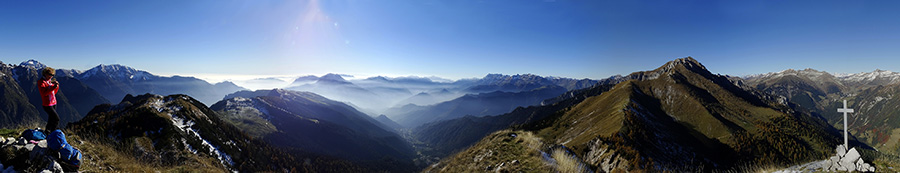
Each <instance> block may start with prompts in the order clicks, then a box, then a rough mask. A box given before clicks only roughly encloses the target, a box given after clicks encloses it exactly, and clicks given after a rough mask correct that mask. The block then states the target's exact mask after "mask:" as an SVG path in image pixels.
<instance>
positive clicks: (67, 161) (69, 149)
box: [47, 129, 81, 172]
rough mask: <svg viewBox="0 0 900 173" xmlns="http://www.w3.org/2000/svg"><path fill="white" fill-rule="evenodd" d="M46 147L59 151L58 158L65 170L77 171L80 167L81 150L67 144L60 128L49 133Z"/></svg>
mask: <svg viewBox="0 0 900 173" xmlns="http://www.w3.org/2000/svg"><path fill="white" fill-rule="evenodd" d="M47 147H48V148H50V150H51V151H56V152H59V158H57V159H58V160H60V161H61V163H62V164H60V165H61V166H63V169H64V170H65V171H66V172H71V171H77V170H78V168H79V167H81V151H80V150H78V149H77V148H75V147H73V146H72V145H69V142H67V141H66V135H65V134H63V132H62V131H61V130H58V129H57V130H55V131H53V132H52V133H50V137H49V138H48V139H47Z"/></svg>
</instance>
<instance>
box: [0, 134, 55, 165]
mask: <svg viewBox="0 0 900 173" xmlns="http://www.w3.org/2000/svg"><path fill="white" fill-rule="evenodd" d="M49 153H51V152H50V151H49V149H47V140H41V141H33V140H25V138H21V137H20V138H18V139H16V138H0V163H2V164H0V170H2V171H3V172H11V171H19V172H54V173H56V172H63V168H62V166H61V165H60V164H59V163H57V162H56V159H55V158H54V157H53V156H51V154H49Z"/></svg>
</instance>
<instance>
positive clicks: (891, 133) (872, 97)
mask: <svg viewBox="0 0 900 173" xmlns="http://www.w3.org/2000/svg"><path fill="white" fill-rule="evenodd" d="M743 80H744V82H745V83H746V84H748V85H750V86H754V87H755V88H756V89H758V90H761V91H763V92H767V93H770V94H773V95H777V96H780V97H782V98H784V99H786V100H788V101H790V102H794V103H797V104H799V105H801V106H802V107H803V108H805V109H807V110H809V111H810V112H813V113H814V114H819V115H821V116H823V117H825V118H826V119H827V120H828V122H829V123H830V124H832V125H833V126H835V127H840V128H843V121H842V120H843V116H842V114H841V113H839V112H837V111H836V110H837V109H838V108H841V107H843V103H842V100H847V102H848V106H850V108H853V109H855V113H853V114H851V115H850V116H848V117H847V119H848V120H847V123H848V127H849V129H848V130H849V133H850V134H851V135H852V136H855V137H857V138H859V139H860V140H861V141H864V142H865V143H866V144H868V145H870V146H872V147H875V148H876V149H878V150H879V151H883V152H886V153H893V154H897V153H898V152H900V145H898V142H900V119H898V118H897V117H900V106H898V105H900V100H898V98H897V94H900V93H898V91H900V73H897V72H890V71H885V70H875V71H873V72H866V73H857V74H831V73H828V72H824V71H818V70H815V69H804V70H792V69H789V70H784V71H781V72H776V73H766V74H759V75H751V76H747V77H744V78H743Z"/></svg>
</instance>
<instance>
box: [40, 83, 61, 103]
mask: <svg viewBox="0 0 900 173" xmlns="http://www.w3.org/2000/svg"><path fill="white" fill-rule="evenodd" d="M40 80H41V83H40V84H39V85H38V91H40V92H41V101H43V102H44V106H53V105H56V92H57V91H59V85H56V84H53V83H51V82H50V80H49V79H48V80H44V79H40Z"/></svg>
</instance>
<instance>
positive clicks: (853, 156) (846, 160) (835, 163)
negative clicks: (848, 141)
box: [823, 145, 875, 172]
mask: <svg viewBox="0 0 900 173" xmlns="http://www.w3.org/2000/svg"><path fill="white" fill-rule="evenodd" d="M835 152H836V155H835V156H831V158H829V159H828V160H825V163H824V166H823V168H824V169H825V170H827V171H850V172H853V171H861V172H875V167H874V166H872V165H869V164H868V163H865V161H863V159H862V158H861V155H860V154H859V152H858V151H856V148H851V149H850V150H847V147H845V146H844V145H838V147H837V148H836V149H835Z"/></svg>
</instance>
